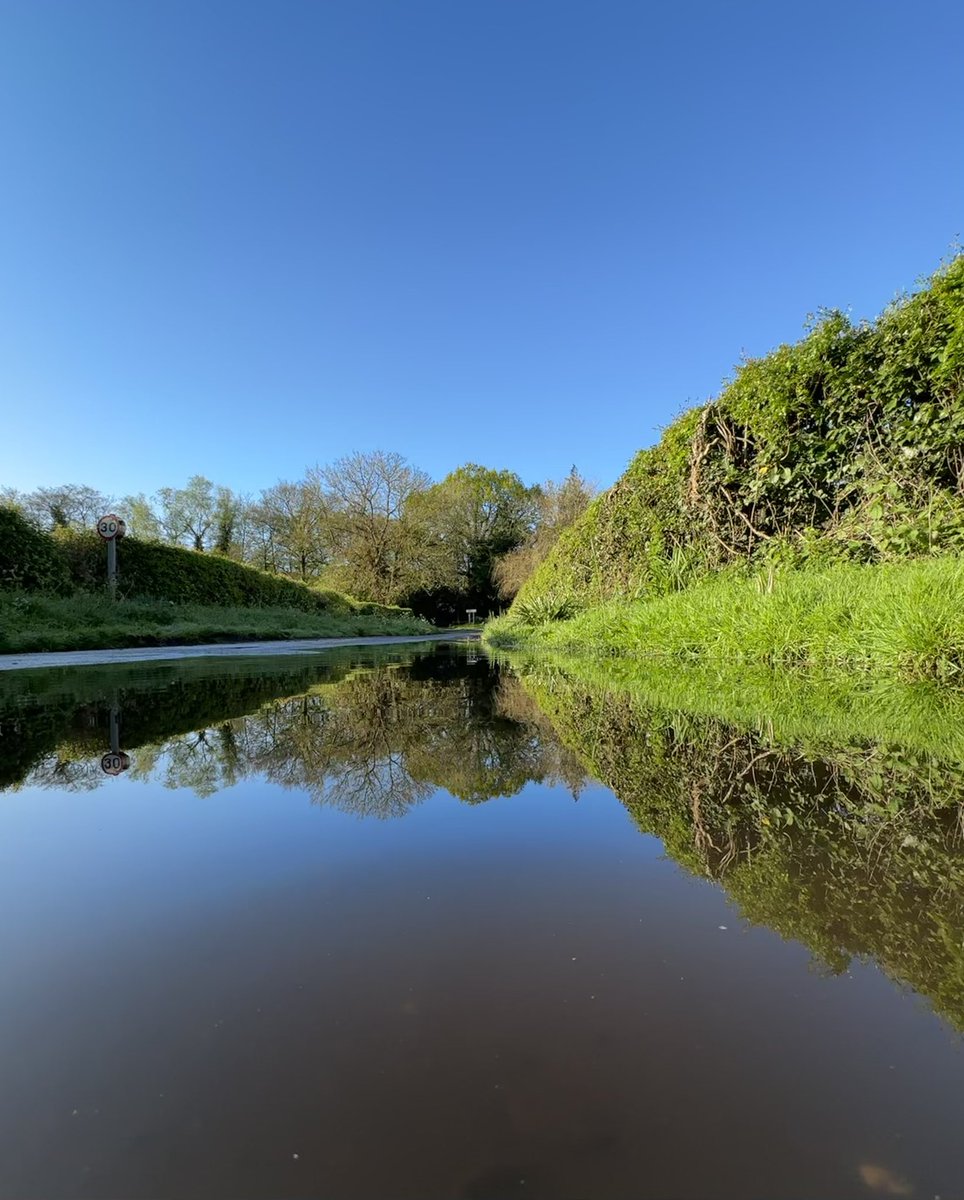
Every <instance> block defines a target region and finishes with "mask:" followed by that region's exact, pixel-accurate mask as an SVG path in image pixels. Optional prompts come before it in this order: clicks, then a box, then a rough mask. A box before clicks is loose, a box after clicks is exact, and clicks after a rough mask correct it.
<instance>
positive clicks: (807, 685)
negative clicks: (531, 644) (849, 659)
mask: <svg viewBox="0 0 964 1200" xmlns="http://www.w3.org/2000/svg"><path fill="white" fill-rule="evenodd" d="M506 657H507V658H508V661H509V662H510V663H511V664H512V665H513V666H514V667H516V669H517V670H519V671H520V672H521V673H522V674H523V675H525V674H534V675H536V676H537V677H538V676H540V675H541V676H542V677H543V682H547V680H548V679H549V678H551V676H552V674H553V673H556V674H558V673H564V675H565V676H568V677H569V678H570V679H571V680H572V681H573V682H574V683H577V684H578V685H579V686H586V687H589V688H592V689H593V690H594V691H615V692H623V693H627V694H629V695H630V696H632V697H633V698H634V699H635V700H637V701H638V702H639V703H641V704H645V705H648V706H650V707H653V708H659V709H665V710H668V711H676V712H687V713H692V714H698V715H700V716H712V717H718V718H720V719H721V720H724V721H727V722H730V723H731V724H734V725H737V726H739V727H741V728H743V729H752V730H757V731H759V732H761V733H764V734H765V735H766V736H767V737H769V738H770V739H771V740H776V741H778V742H781V743H784V744H787V743H795V744H804V743H805V744H810V745H825V746H828V747H833V746H838V745H840V746H848V745H853V744H854V743H855V742H865V741H877V742H886V743H899V744H900V745H902V746H905V747H907V748H908V749H917V750H921V751H924V752H926V753H931V754H939V755H940V756H941V757H944V758H949V759H955V760H958V761H960V762H962V763H964V693H962V692H961V691H959V690H956V689H951V688H947V687H945V686H943V685H942V684H940V683H938V682H936V681H933V680H914V681H909V682H900V681H899V680H894V679H893V678H890V679H887V678H881V677H879V676H875V675H871V674H868V673H864V672H849V673H848V672H844V671H833V672H822V673H817V672H805V671H775V670H771V669H769V668H766V667H760V666H748V667H743V668H740V667H739V666H727V665H718V666H708V665H703V666H697V665H691V666H686V665H681V664H670V663H666V662H660V661H659V660H642V661H640V660H637V659H631V658H626V657H613V658H607V659H604V660H598V659H592V658H584V657H570V656H554V655H550V654H543V655H532V654H520V653H514V654H512V653H510V654H508V655H506Z"/></svg>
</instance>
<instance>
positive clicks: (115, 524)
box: [97, 513, 127, 542]
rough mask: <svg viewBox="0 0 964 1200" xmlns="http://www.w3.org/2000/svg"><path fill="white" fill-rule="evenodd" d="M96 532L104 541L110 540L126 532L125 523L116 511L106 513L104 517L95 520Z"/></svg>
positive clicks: (120, 536)
mask: <svg viewBox="0 0 964 1200" xmlns="http://www.w3.org/2000/svg"><path fill="white" fill-rule="evenodd" d="M97 532H98V533H99V534H100V536H101V537H102V538H103V539H104V541H105V542H111V541H113V540H114V538H122V537H123V536H124V534H125V533H126V532H127V524H126V522H124V521H122V520H121V518H120V517H119V516H118V515H117V514H116V513H108V514H107V516H106V517H101V519H100V520H99V521H98V522H97Z"/></svg>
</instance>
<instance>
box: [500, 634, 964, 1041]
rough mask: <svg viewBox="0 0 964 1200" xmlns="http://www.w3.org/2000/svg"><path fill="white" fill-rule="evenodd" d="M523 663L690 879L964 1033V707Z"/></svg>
mask: <svg viewBox="0 0 964 1200" xmlns="http://www.w3.org/2000/svg"><path fill="white" fill-rule="evenodd" d="M513 663H514V665H516V667H517V669H518V670H519V672H520V675H521V678H522V682H523V684H524V686H525V687H526V688H527V689H528V690H529V691H530V693H531V694H532V695H533V696H534V697H535V698H536V700H537V701H538V703H539V705H540V706H541V708H542V709H543V711H544V712H545V713H546V714H547V715H548V716H549V717H550V719H551V721H552V724H553V726H554V728H555V730H556V732H557V734H558V736H559V738H560V739H561V741H562V742H563V744H564V745H565V746H567V747H568V748H569V749H570V750H571V751H572V752H573V753H574V754H575V755H576V756H578V758H579V759H580V760H581V761H582V763H583V764H584V765H585V767H586V769H587V770H588V771H589V772H590V773H591V774H592V775H594V776H595V777H596V778H597V779H599V780H601V781H602V782H603V783H604V784H605V785H606V786H608V787H609V788H611V789H612V790H613V791H614V792H615V793H616V795H617V796H618V797H619V799H620V800H621V801H622V802H623V804H624V805H625V807H626V809H627V810H628V812H629V813H630V815H631V816H632V818H633V819H634V821H635V822H636V824H637V825H638V827H639V828H640V829H641V830H643V831H645V832H647V833H651V834H654V835H655V836H657V837H658V838H660V839H661V841H662V843H663V845H664V846H665V848H666V850H667V852H668V853H669V855H670V856H671V857H672V858H673V859H674V860H675V861H676V862H678V863H679V864H680V865H682V866H684V867H685V868H687V869H688V870H690V871H693V872H694V873H696V874H699V875H702V876H706V877H709V878H713V879H716V880H718V881H719V882H720V883H721V884H722V885H723V887H724V888H725V889H726V891H727V893H728V894H729V896H730V897H731V898H732V899H733V900H734V901H735V902H736V903H737V904H738V905H739V907H740V910H741V911H742V913H743V914H744V916H745V917H746V918H747V919H749V920H750V921H753V922H755V923H759V924H762V925H766V926H768V927H769V928H771V929H773V930H775V931H777V932H778V933H780V934H781V935H782V936H783V937H786V938H793V939H796V940H799V941H800V942H802V943H804V944H805V945H806V946H808V947H809V948H810V950H811V952H812V953H813V954H814V955H815V957H816V958H817V959H818V960H819V961H820V962H821V963H822V964H823V965H824V966H825V967H826V968H827V969H829V970H832V971H842V970H844V969H846V967H847V966H848V964H849V962H850V961H851V959H852V957H853V956H855V955H857V956H861V957H864V956H866V957H868V958H871V959H873V960H874V961H875V962H876V963H877V964H878V965H879V967H880V968H881V969H882V970H883V971H884V972H885V973H886V974H888V975H889V976H891V977H892V978H893V979H895V980H899V981H901V982H903V983H905V984H909V985H910V986H911V987H913V988H914V989H916V990H917V991H918V992H920V993H921V994H922V995H925V996H927V997H928V998H929V1000H930V1002H931V1003H932V1005H933V1007H934V1009H935V1011H937V1012H939V1013H941V1014H942V1015H943V1016H944V1017H946V1018H947V1019H948V1020H949V1021H950V1022H951V1023H952V1024H953V1025H954V1026H955V1027H956V1028H958V1029H960V1030H962V1031H964V856H962V853H961V850H962V840H961V839H962V828H964V826H962V820H964V755H962V753H961V751H962V748H964V735H962V734H961V732H960V731H959V730H960V728H961V722H960V718H961V716H962V715H964V711H962V710H964V699H962V698H961V697H960V696H959V695H958V696H956V697H953V698H952V699H950V700H948V699H947V697H946V696H942V695H941V693H940V691H939V689H938V688H936V687H931V686H927V685H924V686H913V687H893V688H880V687H877V688H875V687H873V686H872V685H869V684H867V682H866V681H864V683H863V685H861V684H859V683H858V682H857V681H855V680H853V679H848V678H847V677H843V678H841V677H840V676H839V675H838V676H835V677H834V678H833V679H831V680H829V681H827V680H818V679H813V678H811V679H809V680H806V681H801V680H800V678H799V677H798V676H793V677H791V678H789V679H787V678H784V679H783V680H780V679H778V677H777V676H775V675H772V674H768V673H765V672H755V673H751V672H746V673H742V674H739V673H736V672H730V673H728V674H725V675H724V674H716V675H714V674H713V673H711V672H707V671H697V670H694V669H688V670H680V669H679V668H677V670H676V671H675V672H673V671H670V670H668V669H666V668H665V667H664V668H663V669H658V668H656V669H652V670H645V669H642V670H641V669H640V668H639V665H638V664H635V665H634V664H626V663H621V664H620V665H621V666H623V667H624V670H623V673H622V676H621V677H620V678H618V679H617V678H615V677H614V675H613V673H612V670H611V668H612V667H614V666H615V665H616V664H613V663H608V664H606V669H605V670H604V671H602V670H599V669H598V667H594V665H593V664H592V663H587V662H586V661H584V660H575V659H566V660H560V659H552V658H549V657H548V656H544V657H543V658H541V659H537V658H521V657H519V656H513ZM560 664H561V665H560ZM634 667H635V669H634ZM681 705H685V708H684V709H683V710H682V711H681V710H680V706H681ZM721 717H722V718H723V719H721ZM952 723H953V724H956V725H957V728H956V729H955V728H953V727H952ZM875 735H876V736H875Z"/></svg>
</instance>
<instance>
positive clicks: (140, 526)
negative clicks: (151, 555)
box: [118, 492, 164, 542]
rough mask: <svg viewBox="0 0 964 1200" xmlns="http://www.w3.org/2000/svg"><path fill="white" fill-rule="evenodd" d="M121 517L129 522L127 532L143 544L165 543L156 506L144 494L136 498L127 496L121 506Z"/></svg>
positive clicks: (139, 494) (141, 493)
mask: <svg viewBox="0 0 964 1200" xmlns="http://www.w3.org/2000/svg"><path fill="white" fill-rule="evenodd" d="M118 507H119V508H120V510H121V511H120V515H121V516H122V517H123V518H124V520H125V521H126V522H127V532H128V533H129V534H130V535H131V536H132V537H136V538H139V539H140V540H141V541H142V542H160V541H163V537H164V531H163V528H162V526H161V520H160V517H158V515H157V513H156V511H155V510H154V506H153V505H152V504H151V502H150V500H148V498H147V497H146V496H145V495H144V493H143V492H140V493H138V494H137V495H136V496H125V497H124V498H123V500H121V502H120V504H119V506H118Z"/></svg>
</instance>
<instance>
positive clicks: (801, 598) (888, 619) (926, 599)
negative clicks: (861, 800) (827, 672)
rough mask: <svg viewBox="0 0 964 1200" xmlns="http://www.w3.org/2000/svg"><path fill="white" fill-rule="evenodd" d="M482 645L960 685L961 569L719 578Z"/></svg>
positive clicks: (512, 620)
mask: <svg viewBox="0 0 964 1200" xmlns="http://www.w3.org/2000/svg"><path fill="white" fill-rule="evenodd" d="M486 638H487V640H488V641H489V642H490V643H491V644H492V645H496V646H503V647H512V646H525V647H545V648H549V649H554V650H561V651H565V652H567V653H580V654H629V655H633V656H634V657H637V658H662V659H671V660H673V661H675V662H700V663H713V664H723V663H729V664H732V663H763V664H767V665H770V666H780V667H788V668H789V667H792V668H798V667H800V668H823V669H826V668H853V667H868V668H873V669H884V670H887V671H889V672H892V673H897V674H900V675H902V676H904V677H908V678H921V677H939V678H944V679H948V678H952V677H956V678H961V673H962V671H964V561H962V560H960V559H951V558H945V559H930V560H920V561H914V562H901V563H888V564H884V565H879V566H856V565H853V564H847V565H838V566H834V567H829V568H825V569H823V570H819V571H803V570H801V571H786V572H782V573H778V574H776V575H774V576H767V577H760V578H758V579H748V578H746V577H745V576H736V575H732V574H725V575H720V576H718V577H716V578H715V579H712V580H710V581H708V582H706V583H702V584H700V585H698V586H695V587H692V588H689V589H687V590H685V591H682V592H675V593H672V594H670V595H665V596H660V597H657V598H655V599H650V600H647V601H644V602H640V603H636V604H627V603H625V602H619V603H613V604H608V605H603V606H601V607H598V608H592V609H588V610H587V611H585V612H583V613H581V614H579V615H577V616H576V617H574V618H573V619H571V620H554V621H545V622H544V623H541V624H526V623H525V622H524V621H523V620H520V619H519V617H518V616H517V615H515V616H514V615H513V614H512V613H510V614H509V616H508V617H504V618H502V619H500V620H498V621H495V622H492V623H491V624H490V625H489V626H488V627H487V630H486Z"/></svg>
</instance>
